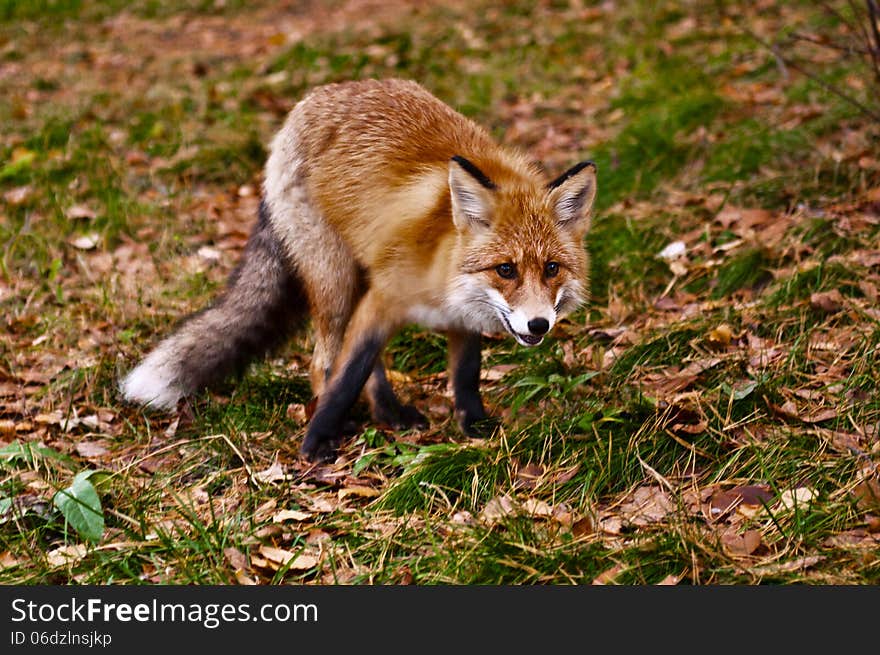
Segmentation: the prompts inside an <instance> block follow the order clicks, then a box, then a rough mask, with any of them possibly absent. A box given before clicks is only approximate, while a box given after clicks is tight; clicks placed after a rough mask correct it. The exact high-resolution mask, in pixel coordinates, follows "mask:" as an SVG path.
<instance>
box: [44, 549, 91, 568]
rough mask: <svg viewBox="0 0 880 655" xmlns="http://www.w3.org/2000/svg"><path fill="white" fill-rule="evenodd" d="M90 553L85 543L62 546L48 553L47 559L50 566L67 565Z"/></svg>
mask: <svg viewBox="0 0 880 655" xmlns="http://www.w3.org/2000/svg"><path fill="white" fill-rule="evenodd" d="M87 553H88V548H87V547H86V546H85V544H71V545H69V546H61V547H59V548H55V549H54V550H50V551H49V552H48V553H46V561H47V562H48V563H49V565H50V566H67V565H69V564H74V563H76V562H78V561H79V560H81V559H82V558H83V557H85V556H86V554H87Z"/></svg>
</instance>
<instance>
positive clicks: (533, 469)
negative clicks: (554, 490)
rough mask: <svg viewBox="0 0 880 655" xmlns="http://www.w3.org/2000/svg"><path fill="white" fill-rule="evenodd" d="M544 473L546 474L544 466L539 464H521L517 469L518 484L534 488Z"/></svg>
mask: <svg viewBox="0 0 880 655" xmlns="http://www.w3.org/2000/svg"><path fill="white" fill-rule="evenodd" d="M542 475H544V467H543V466H540V465H539V464H526V465H525V466H520V467H518V468H517V469H516V484H517V486H519V487H523V488H525V489H534V488H535V485H536V484H537V482H538V479H539V478H540V477H541V476H542Z"/></svg>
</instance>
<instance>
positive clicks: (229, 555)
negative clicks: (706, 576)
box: [223, 546, 248, 569]
mask: <svg viewBox="0 0 880 655" xmlns="http://www.w3.org/2000/svg"><path fill="white" fill-rule="evenodd" d="M223 556H224V557H225V558H226V561H227V562H229V564H230V566H232V568H233V569H246V568H248V561H247V555H245V554H244V553H243V552H241V551H240V550H239V549H238V548H233V547H232V546H230V547H229V548H224V549H223Z"/></svg>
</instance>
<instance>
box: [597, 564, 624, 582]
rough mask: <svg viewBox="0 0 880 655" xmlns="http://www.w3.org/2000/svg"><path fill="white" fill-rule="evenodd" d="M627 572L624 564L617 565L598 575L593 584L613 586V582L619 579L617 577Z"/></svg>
mask: <svg viewBox="0 0 880 655" xmlns="http://www.w3.org/2000/svg"><path fill="white" fill-rule="evenodd" d="M626 570H627V567H626V566H624V565H623V564H615V565H614V566H612V567H611V568H610V569H606V570H605V571H602V573H600V574H599V575H597V576H596V577H595V578H594V579H593V584H594V585H606V584H611V583H612V582H614V581H615V580H616V579H617V576H619V575H620V574H621V573H623V572H624V571H626Z"/></svg>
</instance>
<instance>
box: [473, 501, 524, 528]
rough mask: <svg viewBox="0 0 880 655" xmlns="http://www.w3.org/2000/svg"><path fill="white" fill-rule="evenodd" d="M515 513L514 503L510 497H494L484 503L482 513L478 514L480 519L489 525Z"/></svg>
mask: <svg viewBox="0 0 880 655" xmlns="http://www.w3.org/2000/svg"><path fill="white" fill-rule="evenodd" d="M515 512H516V503H515V502H514V501H513V499H512V498H511V497H510V496H495V498H493V499H492V500H490V501H489V502H488V503H486V506H485V507H484V508H483V511H482V512H480V518H481V519H482V520H483V521H485V522H487V523H489V524H490V525H491V524H493V523H497V522H498V521H500V520H501V519H503V518H504V517H505V516H510V515H511V514H514V513H515Z"/></svg>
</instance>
